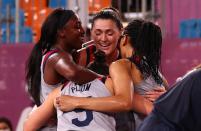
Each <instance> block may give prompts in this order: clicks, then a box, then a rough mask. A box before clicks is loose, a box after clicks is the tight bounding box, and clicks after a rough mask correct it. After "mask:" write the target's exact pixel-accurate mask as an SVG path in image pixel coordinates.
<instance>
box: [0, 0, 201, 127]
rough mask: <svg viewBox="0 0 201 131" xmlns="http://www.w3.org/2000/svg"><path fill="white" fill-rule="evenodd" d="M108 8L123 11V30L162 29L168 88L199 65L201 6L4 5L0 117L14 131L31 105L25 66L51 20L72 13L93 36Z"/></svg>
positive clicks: (169, 2) (0, 6)
mask: <svg viewBox="0 0 201 131" xmlns="http://www.w3.org/2000/svg"><path fill="white" fill-rule="evenodd" d="M108 6H113V7H115V8H117V9H118V10H119V11H120V13H121V16H122V18H123V24H124V25H126V24H127V23H128V22H129V21H131V20H132V19H133V18H143V19H147V20H150V21H153V22H154V23H156V24H158V25H159V26H160V27H161V29H162V33H163V50H162V62H161V65H162V72H163V74H164V76H165V77H166V78H167V80H168V82H169V84H170V85H172V84H174V82H175V80H176V79H177V78H178V77H179V76H181V75H183V74H184V73H185V72H186V71H188V70H189V69H191V68H192V67H193V66H195V65H197V64H199V63H201V55H200V54H201V53H200V52H201V8H200V7H201V1H200V0H0V116H6V117H7V118H9V119H10V120H11V122H12V124H13V127H14V129H16V127H17V126H19V123H18V122H19V120H20V116H21V114H22V113H23V111H25V110H26V109H27V107H29V106H31V105H32V101H31V100H30V98H29V95H28V93H27V92H26V90H25V88H26V84H25V62H26V59H27V56H29V53H30V51H31V49H32V47H33V45H34V44H35V43H36V42H37V40H38V39H39V37H40V28H41V25H42V22H43V21H44V19H45V18H46V17H47V15H48V14H49V13H50V12H51V11H52V10H53V9H54V8H58V7H62V8H66V9H72V10H74V11H75V12H77V13H78V15H79V16H80V18H81V21H82V24H83V27H84V28H85V29H86V30H89V29H90V25H91V24H90V21H91V18H92V17H93V15H94V14H95V13H96V12H97V11H98V10H100V9H102V8H104V7H108ZM16 130H17V129H16Z"/></svg>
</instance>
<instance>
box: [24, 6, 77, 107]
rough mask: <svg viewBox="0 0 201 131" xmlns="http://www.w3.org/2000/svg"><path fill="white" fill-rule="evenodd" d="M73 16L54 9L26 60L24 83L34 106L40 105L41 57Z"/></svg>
mask: <svg viewBox="0 0 201 131" xmlns="http://www.w3.org/2000/svg"><path fill="white" fill-rule="evenodd" d="M74 16H75V13H74V12H73V11H72V10H65V9H61V8H58V9H55V10H54V11H53V12H52V13H51V14H50V15H49V16H48V17H47V18H46V19H45V21H44V23H43V25H42V27H41V36H40V39H39V41H38V42H37V43H36V44H35V46H34V47H33V50H32V52H31V54H30V56H29V58H28V60H27V65H26V82H27V84H28V91H29V93H30V95H31V96H32V98H33V100H34V102H35V103H36V105H40V104H41V102H40V88H41V70H40V66H41V61H42V55H43V54H45V53H46V52H48V51H49V50H50V49H51V48H52V47H53V46H54V45H55V43H56V41H57V38H58V35H57V33H58V31H59V30H60V29H62V28H63V27H64V26H65V24H66V23H67V22H68V21H69V20H70V19H71V18H73V17H74Z"/></svg>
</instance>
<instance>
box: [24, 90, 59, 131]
mask: <svg viewBox="0 0 201 131" xmlns="http://www.w3.org/2000/svg"><path fill="white" fill-rule="evenodd" d="M59 91H60V88H57V89H55V90H54V91H53V92H51V93H50V94H49V95H48V97H47V99H46V100H45V102H44V103H43V104H42V105H41V106H39V107H38V108H37V109H36V110H34V111H33V112H32V113H31V114H30V115H29V117H28V118H27V120H26V121H25V123H24V129H23V130H24V131H37V130H38V129H39V128H40V127H42V126H43V125H45V124H46V123H47V122H48V121H49V120H50V118H51V117H53V116H54V114H55V113H56V112H55V108H54V99H55V98H56V96H57V95H58V94H59Z"/></svg>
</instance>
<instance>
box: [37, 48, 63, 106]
mask: <svg viewBox="0 0 201 131" xmlns="http://www.w3.org/2000/svg"><path fill="white" fill-rule="evenodd" d="M57 52H58V51H57V50H50V51H49V52H47V53H46V54H45V55H43V57H42V62H41V67H40V70H41V90H40V101H41V103H43V102H44V101H45V99H46V97H47V96H48V94H49V93H50V92H51V91H52V90H53V89H55V88H56V87H58V86H60V85H61V84H62V82H61V83H58V84H56V85H49V84H47V83H46V82H45V80H44V78H43V76H44V68H45V64H46V61H47V60H48V58H50V57H53V56H54V55H56V54H55V53H57Z"/></svg>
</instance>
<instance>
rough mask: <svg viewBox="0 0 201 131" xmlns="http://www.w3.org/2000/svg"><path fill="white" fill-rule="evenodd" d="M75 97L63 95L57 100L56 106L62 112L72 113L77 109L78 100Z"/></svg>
mask: <svg viewBox="0 0 201 131" xmlns="http://www.w3.org/2000/svg"><path fill="white" fill-rule="evenodd" d="M74 98H75V97H73V96H68V95H61V96H59V97H57V98H56V101H55V103H56V106H57V108H58V109H59V110H61V111H72V110H74V109H75V104H74V103H76V99H74Z"/></svg>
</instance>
